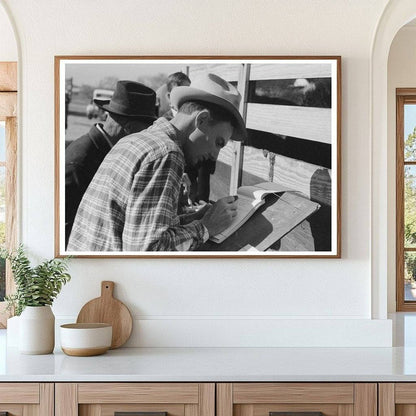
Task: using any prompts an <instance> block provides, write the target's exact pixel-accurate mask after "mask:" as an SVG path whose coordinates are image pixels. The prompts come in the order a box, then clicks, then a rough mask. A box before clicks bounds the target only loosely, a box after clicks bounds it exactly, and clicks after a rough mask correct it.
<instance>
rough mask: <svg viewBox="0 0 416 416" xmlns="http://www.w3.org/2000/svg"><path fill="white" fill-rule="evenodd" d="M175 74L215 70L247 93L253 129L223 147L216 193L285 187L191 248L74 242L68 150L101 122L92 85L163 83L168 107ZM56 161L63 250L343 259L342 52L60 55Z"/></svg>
mask: <svg viewBox="0 0 416 416" xmlns="http://www.w3.org/2000/svg"><path fill="white" fill-rule="evenodd" d="M175 72H183V73H185V74H186V75H187V76H188V77H189V79H190V81H191V83H192V80H193V79H195V78H197V77H198V76H201V75H203V74H205V75H206V74H208V73H213V74H216V75H218V76H220V77H222V78H223V79H225V80H226V81H228V82H230V83H231V84H232V85H234V87H235V88H237V89H238V91H239V93H240V94H241V97H242V99H241V103H240V106H239V112H240V114H241V116H242V118H243V120H244V122H245V124H246V127H247V131H248V137H247V139H246V141H245V142H244V144H241V142H234V141H231V140H230V141H229V142H228V144H227V145H226V147H225V148H224V149H223V150H221V152H220V155H219V157H218V160H217V161H216V163H214V169H215V172H214V173H212V175H210V176H209V178H210V179H209V183H210V190H209V200H210V201H211V202H215V201H216V200H218V199H219V198H221V197H223V196H226V195H235V194H236V193H237V190H238V189H239V188H240V186H252V185H256V184H258V183H273V185H272V186H273V187H276V189H278V191H277V194H276V195H268V196H267V197H265V201H266V203H265V204H264V205H263V206H261V208H259V209H258V210H257V211H256V212H255V213H254V215H253V216H252V217H251V218H250V219H249V220H248V221H247V222H246V223H245V224H244V225H242V226H241V228H239V230H238V231H237V232H235V233H234V234H232V235H231V236H230V237H228V238H227V239H225V241H224V242H223V243H221V244H217V243H214V242H212V241H210V240H209V241H208V242H206V243H205V244H200V245H198V246H197V247H196V249H192V250H190V251H184V250H183V246H182V245H181V246H180V247H179V250H171V249H164V248H163V246H158V248H157V249H154V250H153V249H152V248H148V247H147V246H146V248H145V249H141V248H140V247H141V246H140V244H141V242H138V245H137V247H139V249H137V250H136V249H134V250H130V249H129V250H127V249H126V250H125V251H123V248H122V247H123V244H122V243H121V244H119V245H118V246H117V248H116V249H112V248H110V249H100V248H98V249H95V248H94V249H93V250H90V249H85V248H80V249H78V248H76V249H74V247H77V246H76V244H75V245H74V244H72V246H71V244H70V245H69V246H68V247H69V249H68V248H67V246H66V238H67V239H68V238H69V235H70V233H69V232H67V233H66V236H65V222H66V217H65V215H66V203H67V202H68V201H71V195H70V194H67V195H66V186H67V185H66V181H65V176H66V168H65V166H66V165H68V160H69V159H68V160H66V159H67V158H66V156H65V154H66V153H67V152H68V151H67V150H66V149H67V146H68V145H70V144H71V143H72V142H75V141H76V140H77V139H78V138H79V137H80V136H82V135H86V134H87V133H88V131H89V129H91V128H93V127H92V126H93V125H94V122H95V120H94V119H91V120H89V119H88V117H87V115H86V112H87V110H88V109H87V106H88V105H90V107H89V110H88V111H90V110H91V105H92V104H91V102H90V100H91V98H92V97H91V96H92V93H93V91H94V89H99V88H101V89H108V90H113V91H114V88H115V83H116V81H117V80H130V81H136V82H141V83H143V84H146V85H147V86H150V87H152V88H153V89H154V90H156V93H157V99H158V103H159V110H162V109H163V105H165V103H164V100H166V99H167V98H166V97H169V94H168V93H167V86H166V85H167V84H166V80H167V77H168V75H170V74H172V73H175ZM68 94H69V99H68ZM108 100H110V98H108ZM168 109H169V106H167V107H165V110H168ZM162 113H163V111H161V114H162ZM89 115H91V114H89ZM94 115H95V114H94ZM99 117H100V115H99ZM104 117H106V115H105V114H104V115H103V118H104ZM98 121H99V120H98ZM66 124H67V126H68V128H67V129H66ZM136 134H137V133H136ZM140 134H142V133H139V135H140ZM140 137H142V136H140ZM116 146H117V147H118V148H119V146H120V145H118V144H116V145H115V147H116ZM113 149H114V148H113ZM112 152H114V150H112ZM55 167H56V169H55V175H56V180H55V255H56V256H57V257H61V256H66V255H73V256H76V257H139V258H140V257H142V258H172V257H183V258H193V257H196V258H215V257H216V258H225V257H230V258H268V257H270V258H286V257H290V258H305V257H306V258H339V257H340V256H341V57H339V56H214V57H211V56H208V57H207V56H141V57H135V56H133V57H132V56H56V57H55ZM185 169H187V167H186V166H185ZM96 180H97V179H96ZM197 181H199V179H198V180H197ZM67 189H69V188H67ZM86 192H88V193H90V192H91V191H86ZM84 197H85V194H84ZM241 198H244V197H240V200H241ZM188 200H189V199H188ZM238 203H240V202H238ZM85 206H88V205H87V204H86V203H85V202H84V207H85ZM192 209H193V208H192ZM76 215H81V214H79V211H77V213H76ZM172 215H174V214H172ZM103 221H104V220H102V221H101V220H100V223H102V222H103ZM175 221H176V220H175ZM104 222H105V221H104ZM157 225H159V224H156V226H157ZM100 227H101V225H100ZM78 228H79V227H78ZM93 228H94V227H93ZM90 229H91V227H89V226H87V227H83V228H82V232H84V230H90ZM85 232H89V231H85ZM65 237H66V238H65ZM71 238H72V237H71ZM120 238H122V237H120ZM94 244H95V242H94ZM194 245H195V244H193V245H192V246H191V247H192V248H194ZM110 246H111V245H110ZM188 246H189V244H188ZM71 247H72V248H71ZM94 247H95V245H94ZM103 247H104V246H103ZM111 247H112V246H111ZM114 247H116V246H114ZM180 250H182V251H180Z"/></svg>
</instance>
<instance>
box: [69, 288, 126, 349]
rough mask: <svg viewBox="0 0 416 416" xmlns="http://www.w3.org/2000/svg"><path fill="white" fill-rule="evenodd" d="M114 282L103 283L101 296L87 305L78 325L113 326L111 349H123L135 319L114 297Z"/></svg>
mask: <svg viewBox="0 0 416 416" xmlns="http://www.w3.org/2000/svg"><path fill="white" fill-rule="evenodd" d="M113 291H114V282H110V281H103V282H101V296H100V297H99V298H95V299H93V300H90V301H89V302H88V303H86V304H85V305H84V306H83V307H82V309H81V311H80V312H79V314H78V318H77V322H78V323H108V324H111V325H112V326H113V338H112V341H111V349H114V348H118V347H121V346H122V345H123V344H124V343H125V342H126V341H127V340H128V339H129V337H130V335H131V331H132V329H133V319H132V317H131V314H130V311H129V310H128V309H127V307H126V305H124V303H122V302H120V301H119V300H117V299H115V298H114V297H113Z"/></svg>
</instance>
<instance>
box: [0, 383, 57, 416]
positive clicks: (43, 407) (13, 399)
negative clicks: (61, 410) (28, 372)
mask: <svg viewBox="0 0 416 416" xmlns="http://www.w3.org/2000/svg"><path fill="white" fill-rule="evenodd" d="M53 390H54V386H53V384H51V383H0V414H2V413H4V414H8V415H9V416H26V415H42V416H53V409H54V403H53V400H54V397H53Z"/></svg>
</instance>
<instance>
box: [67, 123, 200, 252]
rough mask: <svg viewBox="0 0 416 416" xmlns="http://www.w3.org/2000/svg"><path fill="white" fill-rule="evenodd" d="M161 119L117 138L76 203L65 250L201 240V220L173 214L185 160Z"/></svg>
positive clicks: (184, 245)
mask: <svg viewBox="0 0 416 416" xmlns="http://www.w3.org/2000/svg"><path fill="white" fill-rule="evenodd" d="M176 136H177V133H176V130H175V128H174V127H173V126H172V125H171V124H170V123H169V122H168V121H167V120H165V119H164V118H160V119H158V120H157V121H156V122H155V123H154V124H153V125H152V126H151V127H149V128H148V129H147V130H144V131H141V132H140V133H135V134H132V135H129V136H126V137H124V138H123V139H121V140H120V141H119V142H118V143H117V144H116V145H115V146H114V147H113V148H112V150H111V151H110V152H109V153H108V155H107V156H106V158H105V159H104V161H103V163H102V164H101V166H100V167H99V169H98V171H97V173H96V175H95V176H94V179H93V180H92V182H91V183H90V186H89V187H88V189H87V191H86V192H85V194H84V197H83V199H82V201H81V204H80V206H79V209H78V212H77V215H76V218H75V222H74V226H73V228H72V232H71V236H70V239H69V243H68V251H110V252H111V251H176V250H186V249H191V250H192V249H195V248H196V247H197V246H198V245H199V244H202V243H203V242H204V231H205V227H204V226H203V225H202V223H201V222H200V221H193V222H191V223H189V224H186V225H181V224H180V218H179V216H178V214H177V210H178V199H179V190H180V184H181V178H182V174H183V170H184V165H185V159H184V155H183V153H182V150H181V148H180V147H179V144H178V143H177V140H178V139H177V137H176Z"/></svg>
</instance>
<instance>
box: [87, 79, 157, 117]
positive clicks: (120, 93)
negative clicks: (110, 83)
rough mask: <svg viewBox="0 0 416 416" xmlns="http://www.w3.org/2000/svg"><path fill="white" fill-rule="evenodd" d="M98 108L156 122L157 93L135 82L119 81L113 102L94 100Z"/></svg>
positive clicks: (112, 98)
mask: <svg viewBox="0 0 416 416" xmlns="http://www.w3.org/2000/svg"><path fill="white" fill-rule="evenodd" d="M94 102H95V104H97V105H98V107H100V108H102V109H103V110H105V111H108V112H109V113H113V114H118V115H120V116H124V117H132V118H138V119H144V120H148V121H151V122H153V121H154V120H156V118H157V117H156V93H155V92H154V91H153V90H152V89H151V88H149V87H146V86H145V85H143V84H140V83H139V82H134V81H118V82H117V85H116V90H115V91H114V94H113V96H112V97H111V100H99V99H95V100H94Z"/></svg>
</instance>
